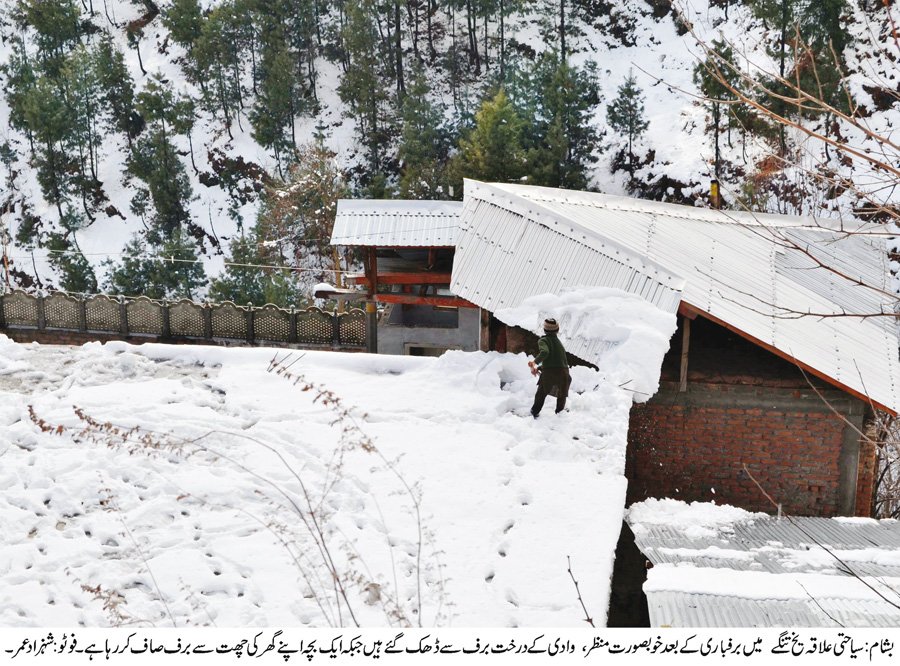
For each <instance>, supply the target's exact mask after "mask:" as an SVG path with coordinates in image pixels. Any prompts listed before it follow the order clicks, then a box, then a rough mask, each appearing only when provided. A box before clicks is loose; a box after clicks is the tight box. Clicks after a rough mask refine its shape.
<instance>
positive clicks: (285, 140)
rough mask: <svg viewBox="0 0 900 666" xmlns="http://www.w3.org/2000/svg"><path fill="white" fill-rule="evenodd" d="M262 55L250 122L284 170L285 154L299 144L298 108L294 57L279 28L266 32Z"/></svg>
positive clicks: (257, 135) (264, 145)
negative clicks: (297, 133) (257, 90)
mask: <svg viewBox="0 0 900 666" xmlns="http://www.w3.org/2000/svg"><path fill="white" fill-rule="evenodd" d="M261 55H262V58H261V63H260V82H259V94H258V95H257V97H256V102H255V104H254V106H253V110H252V111H251V112H250V123H251V125H252V126H253V138H254V139H256V141H257V142H258V143H259V144H260V145H262V146H263V147H265V148H271V149H272V150H273V152H274V154H275V160H276V162H277V163H278V169H279V171H281V168H282V162H283V160H284V157H285V155H286V154H289V153H290V152H291V151H293V149H294V148H295V147H296V136H295V130H294V117H295V116H296V114H297V111H298V109H297V108H296V105H295V100H296V99H297V80H296V78H295V69H294V61H293V58H292V57H291V54H290V53H289V52H288V49H287V45H286V44H285V42H284V35H283V34H282V33H281V31H280V30H278V29H272V30H271V31H269V33H268V34H267V35H266V37H265V42H264V44H263V47H262V53H261Z"/></svg>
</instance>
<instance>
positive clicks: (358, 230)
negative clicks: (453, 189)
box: [331, 199, 462, 247]
mask: <svg viewBox="0 0 900 666" xmlns="http://www.w3.org/2000/svg"><path fill="white" fill-rule="evenodd" d="M461 211H462V203H461V202H459V201H393V200H372V199H359V200H352V199H341V200H339V201H338V205H337V214H336V217H335V221H334V229H333V230H332V232H331V244H332V245H377V246H379V247H452V246H454V245H456V234H457V231H458V229H459V214H460V212H461Z"/></svg>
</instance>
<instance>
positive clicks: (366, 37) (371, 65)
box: [338, 0, 392, 179]
mask: <svg viewBox="0 0 900 666" xmlns="http://www.w3.org/2000/svg"><path fill="white" fill-rule="evenodd" d="M346 10H347V24H346V26H345V28H344V30H343V33H342V37H343V42H344V47H345V49H346V52H347V58H348V59H349V61H350V67H349V68H348V69H347V71H346V72H345V73H344V76H343V78H342V80H341V84H340V86H339V88H338V92H339V94H340V97H341V100H342V101H343V102H344V103H345V104H347V106H348V107H349V108H350V115H351V116H352V117H353V119H354V120H355V121H356V128H357V133H358V134H359V138H360V142H361V143H362V144H363V146H365V148H366V153H367V157H368V162H369V165H368V178H370V179H372V178H375V177H376V176H377V175H378V174H383V171H384V169H385V166H386V165H385V159H386V153H387V144H388V141H389V140H390V136H391V124H392V118H391V114H390V109H389V108H388V96H387V93H386V92H385V91H386V90H388V89H389V86H388V85H387V84H386V81H387V80H388V78H389V77H386V76H385V74H384V70H383V67H382V58H381V53H380V46H381V43H380V42H379V36H378V32H377V29H376V26H375V24H374V22H373V21H372V16H373V15H374V12H375V8H374V5H373V2H372V0H351V1H350V2H348V4H347V5H346Z"/></svg>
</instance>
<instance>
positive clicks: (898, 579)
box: [626, 500, 900, 627]
mask: <svg viewBox="0 0 900 666" xmlns="http://www.w3.org/2000/svg"><path fill="white" fill-rule="evenodd" d="M673 506H675V507H681V508H680V509H676V510H675V511H674V512H673V510H672V507H673ZM716 511H722V512H723V513H726V512H729V511H731V512H735V511H737V512H740V510H734V509H733V508H732V507H717V506H716V505H712V504H708V503H700V502H698V503H694V504H684V503H678V502H675V501H674V500H648V501H646V502H642V503H639V504H636V505H633V506H632V507H631V509H629V512H628V514H627V516H626V518H627V521H628V523H629V525H630V526H631V528H632V531H633V532H634V536H635V543H636V545H637V547H638V548H639V549H640V550H641V552H642V553H643V554H644V556H646V557H647V559H648V560H649V561H650V562H651V563H652V564H653V565H654V566H653V568H652V569H651V570H650V572H649V574H648V578H647V582H646V583H645V584H644V591H645V593H646V595H647V604H648V610H649V613H650V621H651V625H653V626H680V627H700V626H702V627H772V626H804V627H813V626H826V627H836V626H847V627H849V626H854V627H888V626H893V627H896V626H900V523H898V522H897V521H895V520H883V521H876V520H872V519H866V518H850V519H847V518H801V517H790V518H786V517H785V518H776V517H774V516H767V515H765V514H759V513H757V514H750V513H748V512H740V514H739V515H737V516H736V517H735V519H733V520H724V521H720V522H717V523H716V524H714V525H709V524H704V522H703V521H704V517H705V516H709V515H710V514H713V513H714V512H716ZM654 514H656V515H654Z"/></svg>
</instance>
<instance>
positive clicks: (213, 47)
mask: <svg viewBox="0 0 900 666" xmlns="http://www.w3.org/2000/svg"><path fill="white" fill-rule="evenodd" d="M244 20H245V17H241V16H237V15H236V14H235V12H234V6H233V4H232V3H230V2H226V3H223V4H221V5H219V6H217V7H216V8H215V9H213V10H212V11H211V12H210V14H209V16H208V17H207V19H206V21H204V22H203V25H202V28H201V31H200V36H199V37H198V38H197V40H196V42H195V43H194V50H193V51H192V56H193V63H194V67H193V70H192V75H193V78H194V80H195V82H196V83H197V84H198V85H199V86H200V89H201V91H202V93H203V101H204V105H205V106H206V108H207V109H208V110H209V111H210V112H212V113H216V112H219V111H221V113H222V120H223V121H224V123H225V129H226V130H227V132H228V136H229V137H230V138H233V137H232V134H231V125H232V123H233V122H234V121H237V123H238V125H239V126H240V113H241V110H242V108H243V106H244V89H243V84H242V83H241V71H242V63H243V53H242V47H243V41H244V40H243V38H242V30H243V27H242V21H244Z"/></svg>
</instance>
